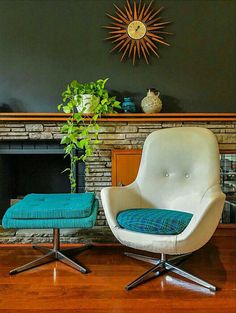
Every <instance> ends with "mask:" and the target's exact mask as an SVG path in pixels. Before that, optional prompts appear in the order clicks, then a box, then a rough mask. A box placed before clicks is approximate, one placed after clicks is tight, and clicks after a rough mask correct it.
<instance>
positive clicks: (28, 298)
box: [0, 233, 236, 313]
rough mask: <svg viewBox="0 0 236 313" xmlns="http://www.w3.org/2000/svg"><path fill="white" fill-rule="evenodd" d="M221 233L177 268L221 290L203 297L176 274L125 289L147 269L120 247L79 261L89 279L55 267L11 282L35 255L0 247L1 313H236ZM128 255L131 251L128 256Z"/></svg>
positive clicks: (99, 249) (234, 244) (233, 266)
mask: <svg viewBox="0 0 236 313" xmlns="http://www.w3.org/2000/svg"><path fill="white" fill-rule="evenodd" d="M235 239H236V238H235V236H225V234H224V233H221V234H219V235H218V236H214V237H213V238H212V239H211V241H210V242H209V243H208V244H207V245H206V246H205V247H203V248H202V249H200V250H199V251H198V252H196V253H195V254H193V255H192V256H191V257H190V258H189V259H188V260H187V261H186V263H184V264H183V265H182V267H183V268H185V269H186V270H187V271H189V272H191V273H193V274H195V275H198V276H200V277H201V278H203V279H205V280H208V281H209V282H211V283H213V284H215V285H217V286H218V287H219V288H220V289H219V291H217V292H216V293H214V292H211V291H208V290H207V289H205V288H202V287H199V286H197V285H195V284H193V283H190V282H188V281H186V280H183V279H180V277H178V276H177V275H175V274H172V273H171V274H168V275H166V276H161V277H159V278H155V279H153V280H151V281H149V282H147V283H145V284H143V285H141V286H139V287H137V288H136V289H133V290H131V291H128V292H127V291H125V290H124V286H125V285H126V284H127V283H128V282H130V281H132V280H133V279H135V278H136V277H137V276H139V275H140V274H142V273H143V272H144V271H145V270H147V269H148V268H150V264H146V263H143V262H141V261H138V260H134V259H130V258H128V257H125V256H123V252H124V251H127V250H129V251H131V249H126V248H124V247H122V246H119V245H110V246H109V245H108V246H96V247H94V248H93V249H91V250H88V251H85V252H83V253H82V254H81V255H79V257H78V259H79V260H80V261H81V262H82V263H83V264H85V265H86V266H87V267H88V268H90V270H91V273H89V274H86V275H84V274H81V273H79V272H76V271H75V270H73V269H71V268H69V267H67V266H66V265H63V264H61V263H59V262H53V263H49V264H47V265H43V266H41V267H39V268H35V269H32V270H29V271H26V272H23V273H20V274H18V275H15V276H9V275H8V272H9V270H10V269H12V268H14V267H17V266H19V265H21V264H24V263H26V262H29V261H31V260H32V259H34V258H35V257H37V256H40V252H38V251H35V250H33V249H31V248H30V247H25V246H23V247H9V246H2V247H0V312H4V313H11V312H17V313H26V312H28V313H34V312H42V313H44V312H45V313H56V312H57V313H58V312H63V313H78V312H79V313H90V312H97V313H101V312H112V313H123V312H126V313H127V312H131V313H134V312H143V313H149V312H152V313H155V312H158V313H159V312H160V313H162V312H163V313H169V312H174V313H177V312H203V313H206V312H214V313H217V312H227V313H231V312H232V313H233V312H234V313H235V312H236V240H235ZM132 251H133V250H132Z"/></svg>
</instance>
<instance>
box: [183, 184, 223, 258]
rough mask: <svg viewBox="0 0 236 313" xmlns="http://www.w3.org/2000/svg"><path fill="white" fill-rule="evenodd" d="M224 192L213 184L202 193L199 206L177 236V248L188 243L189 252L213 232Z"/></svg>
mask: <svg viewBox="0 0 236 313" xmlns="http://www.w3.org/2000/svg"><path fill="white" fill-rule="evenodd" d="M224 201H225V194H224V193H223V192H222V191H221V188H220V185H214V186H212V187H211V188H209V189H208V190H207V191H206V192H205V194H204V195H203V197H202V199H201V201H200V206H199V208H198V209H197V211H196V212H195V213H194V215H193V217H192V219H191V221H190V223H189V225H188V226H187V227H186V229H185V230H184V231H183V232H182V233H181V234H179V235H178V236H177V250H178V253H181V252H179V251H181V249H182V247H181V246H184V245H185V246H186V245H188V248H189V252H192V251H195V250H197V249H199V248H201V247H202V246H203V245H204V244H205V243H207V241H208V240H209V239H210V238H211V237H212V235H213V234H214V232H215V230H216V228H217V225H218V223H219V220H220V218H221V214H222V210H223V207H224Z"/></svg>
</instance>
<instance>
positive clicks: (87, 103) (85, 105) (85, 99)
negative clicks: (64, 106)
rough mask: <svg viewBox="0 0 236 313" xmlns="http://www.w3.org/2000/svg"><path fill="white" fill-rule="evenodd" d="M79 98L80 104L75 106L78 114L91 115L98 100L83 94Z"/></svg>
mask: <svg viewBox="0 0 236 313" xmlns="http://www.w3.org/2000/svg"><path fill="white" fill-rule="evenodd" d="M81 97H82V99H81V103H80V105H78V106H77V110H78V112H81V111H83V113H93V106H94V105H96V104H98V103H99V101H100V99H99V98H98V97H96V96H94V95H90V94H84V95H82V96H81Z"/></svg>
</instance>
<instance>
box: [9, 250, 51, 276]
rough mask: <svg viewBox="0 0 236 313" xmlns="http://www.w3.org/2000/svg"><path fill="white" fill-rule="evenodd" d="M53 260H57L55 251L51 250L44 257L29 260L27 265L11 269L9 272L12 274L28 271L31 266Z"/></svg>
mask: <svg viewBox="0 0 236 313" xmlns="http://www.w3.org/2000/svg"><path fill="white" fill-rule="evenodd" d="M53 260H55V252H49V253H48V254H46V255H44V256H42V257H40V258H38V259H36V260H34V261H32V262H29V263H27V264H25V265H22V266H19V267H17V268H15V269H14V270H11V271H10V273H9V274H10V275H14V274H18V273H20V272H23V271H26V270H28V269H30V268H33V267H36V266H39V265H42V264H46V263H49V262H51V261H53Z"/></svg>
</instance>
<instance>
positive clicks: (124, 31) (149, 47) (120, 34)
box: [103, 0, 172, 64]
mask: <svg viewBox="0 0 236 313" xmlns="http://www.w3.org/2000/svg"><path fill="white" fill-rule="evenodd" d="M152 4H153V1H151V2H150V3H149V4H146V3H142V0H140V1H139V3H138V4H137V3H136V1H133V3H130V2H129V0H126V4H124V8H122V9H121V8H120V7H118V5H116V4H113V5H114V7H115V9H116V11H115V15H111V14H109V13H106V15H107V16H108V17H109V18H111V19H112V20H113V22H112V23H111V24H110V25H108V26H103V27H104V28H106V29H108V30H109V36H108V37H107V38H106V40H112V43H113V44H114V47H113V48H112V49H111V51H110V52H113V51H115V50H118V52H120V53H121V59H120V60H121V61H123V60H124V59H125V58H126V57H130V58H132V60H133V64H135V61H136V59H137V58H139V59H140V58H141V57H144V59H145V61H146V63H147V64H148V63H149V56H150V54H151V53H153V54H154V55H155V56H156V57H158V58H159V54H158V46H159V45H160V44H161V45H166V46H169V45H170V44H169V43H167V42H166V41H165V39H164V36H165V35H171V34H172V33H170V32H167V31H165V27H166V26H167V25H168V24H170V23H171V22H164V21H162V17H160V13H161V11H162V10H163V7H161V8H159V9H155V8H152Z"/></svg>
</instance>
